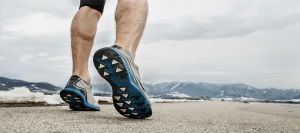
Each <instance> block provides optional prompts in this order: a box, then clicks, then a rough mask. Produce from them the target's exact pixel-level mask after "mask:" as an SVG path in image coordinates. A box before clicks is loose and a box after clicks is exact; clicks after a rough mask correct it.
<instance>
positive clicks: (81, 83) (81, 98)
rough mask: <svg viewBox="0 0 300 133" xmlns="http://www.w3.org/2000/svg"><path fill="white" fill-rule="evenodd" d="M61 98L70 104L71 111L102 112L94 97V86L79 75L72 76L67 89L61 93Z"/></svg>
mask: <svg viewBox="0 0 300 133" xmlns="http://www.w3.org/2000/svg"><path fill="white" fill-rule="evenodd" d="M60 97H61V98H62V99H63V100H64V101H65V102H66V103H68V104H69V107H70V109H73V110H82V111H100V108H99V107H98V106H99V105H98V104H97V103H96V101H95V99H94V97H93V93H92V85H91V84H90V83H89V82H87V81H85V80H83V79H81V78H80V77H79V76H77V75H73V76H71V78H70V80H69V81H68V83H67V85H66V87H65V88H64V89H63V90H61V91H60Z"/></svg>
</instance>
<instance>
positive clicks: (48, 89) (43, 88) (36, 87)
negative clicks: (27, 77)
mask: <svg viewBox="0 0 300 133" xmlns="http://www.w3.org/2000/svg"><path fill="white" fill-rule="evenodd" d="M14 87H26V88H28V89H29V90H30V91H31V92H43V93H55V92H57V91H60V90H61V89H62V88H61V87H57V86H54V85H52V84H50V83H47V82H39V83H35V82H27V81H23V80H17V79H9V78H4V77H0V91H8V90H12V89H13V88H14Z"/></svg>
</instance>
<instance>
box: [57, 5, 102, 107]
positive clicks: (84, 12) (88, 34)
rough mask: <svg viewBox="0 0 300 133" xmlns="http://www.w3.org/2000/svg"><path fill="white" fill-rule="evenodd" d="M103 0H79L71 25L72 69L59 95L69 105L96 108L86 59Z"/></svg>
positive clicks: (91, 45) (92, 41) (91, 44)
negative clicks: (78, 7)
mask: <svg viewBox="0 0 300 133" xmlns="http://www.w3.org/2000/svg"><path fill="white" fill-rule="evenodd" d="M104 5H105V0H81V1H80V9H79V11H78V12H77V14H76V15H75V17H74V19H73V22H72V26H71V39H72V41H71V46H72V57H73V71H72V76H71V78H70V79H69V81H68V83H67V85H66V86H65V88H64V89H63V90H61V92H60V97H61V98H62V99H63V100H64V101H65V102H66V103H68V104H69V107H70V109H74V110H85V111H100V108H99V107H98V106H99V105H98V104H97V102H96V101H95V99H94V97H93V93H92V92H93V89H92V85H91V83H90V81H91V78H90V75H89V72H88V60H89V56H90V52H91V49H92V47H93V43H94V38H95V34H96V30H97V23H98V21H99V18H100V17H101V14H102V13H103V7H104Z"/></svg>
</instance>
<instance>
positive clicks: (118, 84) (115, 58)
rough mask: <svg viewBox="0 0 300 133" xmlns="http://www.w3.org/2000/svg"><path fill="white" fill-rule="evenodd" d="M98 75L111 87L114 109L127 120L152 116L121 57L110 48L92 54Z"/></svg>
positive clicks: (146, 101)
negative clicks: (127, 118)
mask: <svg viewBox="0 0 300 133" xmlns="http://www.w3.org/2000/svg"><path fill="white" fill-rule="evenodd" d="M93 59H94V65H95V67H96V69H97V70H98V73H99V74H100V76H101V77H102V78H104V79H105V80H106V81H107V82H108V83H109V84H110V85H111V87H112V91H113V96H112V98H113V102H114V107H115V109H116V110H117V111H118V112H119V113H120V114H121V115H123V116H125V117H129V118H138V119H142V118H147V117H150V116H151V115H152V110H151V106H150V104H149V102H148V100H147V98H146V96H145V95H144V93H143V92H142V90H140V88H139V87H138V85H137V84H136V83H135V81H134V79H133V77H132V74H131V72H130V68H129V67H128V65H127V64H126V63H125V62H124V59H123V57H122V56H121V55H120V54H119V53H118V52H117V51H116V50H114V49H112V48H103V49H100V50H98V51H97V52H96V53H95V54H94V58H93Z"/></svg>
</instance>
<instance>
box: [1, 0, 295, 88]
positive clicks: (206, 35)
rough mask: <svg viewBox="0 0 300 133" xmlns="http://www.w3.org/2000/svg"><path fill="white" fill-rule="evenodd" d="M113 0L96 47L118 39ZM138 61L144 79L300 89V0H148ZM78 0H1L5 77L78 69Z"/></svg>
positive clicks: (53, 75) (39, 77) (57, 76)
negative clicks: (74, 29)
mask: <svg viewBox="0 0 300 133" xmlns="http://www.w3.org/2000/svg"><path fill="white" fill-rule="evenodd" d="M117 2H118V1H117V0H108V1H107V2H106V6H105V9H104V14H103V15H102V17H101V18H100V21H99V23H98V29H97V34H96V39H95V44H94V47H93V50H92V54H91V58H90V61H89V62H90V63H89V71H90V74H91V77H92V83H94V84H96V83H105V80H103V79H102V78H101V77H100V76H99V75H98V73H97V71H96V69H95V68H94V66H93V61H92V56H93V53H94V52H95V51H96V50H98V49H100V48H102V47H107V46H111V45H113V44H114V41H115V29H116V25H115V21H114V12H115V8H116V5H117ZM148 4H149V15H148V21H147V24H146V28H145V31H144V35H143V37H142V39H141V43H140V45H139V47H138V50H137V53H136V58H135V63H136V64H137V65H138V66H139V70H140V74H141V78H142V81H143V82H148V83H151V82H155V81H160V82H162V81H192V82H209V83H227V84H234V83H243V84H247V85H251V86H253V87H257V88H268V87H275V88H278V89H300V82H299V80H300V52H299V50H300V43H299V42H300V1H299V0H289V1H286V0H263V1H262V0H243V1H241V0H226V1H225V0H210V1H208V0H185V1H182V0H149V1H148ZM78 7H79V0H63V1H62V0H26V1H25V0H0V76H2V77H7V78H13V79H21V80H26V81H30V82H49V83H52V84H54V85H59V86H62V85H64V84H66V82H67V80H68V78H69V77H70V76H71V71H72V58H71V48H70V42H71V39H70V26H71V21H72V19H73V17H74V15H75V14H76V12H77V11H78Z"/></svg>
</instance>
